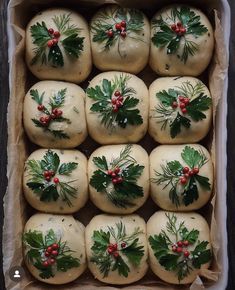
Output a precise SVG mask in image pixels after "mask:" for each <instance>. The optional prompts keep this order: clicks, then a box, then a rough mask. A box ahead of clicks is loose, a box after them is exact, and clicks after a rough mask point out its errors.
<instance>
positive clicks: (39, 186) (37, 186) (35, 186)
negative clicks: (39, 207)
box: [26, 181, 45, 193]
mask: <svg viewBox="0 0 235 290" xmlns="http://www.w3.org/2000/svg"><path fill="white" fill-rule="evenodd" d="M26 185H27V186H28V187H29V188H30V189H32V190H33V191H34V192H35V193H41V192H42V191H43V190H44V188H45V184H44V183H42V181H41V182H27V183H26Z"/></svg>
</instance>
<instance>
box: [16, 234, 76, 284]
mask: <svg viewBox="0 0 235 290" xmlns="http://www.w3.org/2000/svg"><path fill="white" fill-rule="evenodd" d="M22 240H23V245H24V247H25V250H26V259H27V261H28V263H31V264H32V265H33V266H34V267H35V268H36V269H38V270H39V272H40V273H39V276H40V277H41V278H42V279H49V278H51V277H54V276H55V275H56V273H57V272H67V271H68V270H69V269H71V268H75V267H79V266H80V261H79V259H78V258H74V257H73V256H72V254H73V253H74V251H72V250H71V249H70V248H69V247H68V245H67V241H65V242H62V241H61V238H59V237H58V236H57V235H56V234H55V232H54V231H53V230H52V229H50V230H49V231H48V232H47V234H46V235H45V236H43V233H42V232H41V231H32V230H29V231H28V232H25V233H24V234H23V237H22ZM49 247H50V248H53V249H56V253H54V252H52V251H51V252H50V253H49V254H50V257H48V252H47V251H48V250H49Z"/></svg>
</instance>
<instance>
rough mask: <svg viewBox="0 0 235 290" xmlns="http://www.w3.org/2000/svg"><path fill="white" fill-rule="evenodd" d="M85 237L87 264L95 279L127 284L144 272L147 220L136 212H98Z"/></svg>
mask: <svg viewBox="0 0 235 290" xmlns="http://www.w3.org/2000/svg"><path fill="white" fill-rule="evenodd" d="M85 237H86V253H87V259H88V267H89V269H90V271H91V273H92V274H93V275H94V277H95V278H96V279H98V280H100V281H102V282H105V283H109V284H117V285H122V284H130V283H133V282H135V281H138V280H140V279H141V278H142V277H143V276H144V275H145V273H146V272H147V269H148V263H147V259H148V252H147V241H146V224H145V221H144V220H143V219H142V218H141V217H139V216H138V215H128V216H112V215H103V214H102V215H97V216H95V217H94V218H93V219H92V220H91V221H90V223H89V224H88V226H87V227H86V231H85Z"/></svg>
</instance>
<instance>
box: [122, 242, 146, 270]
mask: <svg viewBox="0 0 235 290" xmlns="http://www.w3.org/2000/svg"><path fill="white" fill-rule="evenodd" d="M138 242H139V239H138V238H137V239H135V240H134V241H133V242H132V243H131V244H130V245H129V246H127V247H126V248H124V249H123V250H122V253H123V254H124V255H125V256H126V257H127V258H128V260H129V262H130V263H131V264H132V265H134V266H138V265H139V264H140V261H141V259H142V257H143V256H144V246H138Z"/></svg>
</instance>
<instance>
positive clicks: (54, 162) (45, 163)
mask: <svg viewBox="0 0 235 290" xmlns="http://www.w3.org/2000/svg"><path fill="white" fill-rule="evenodd" d="M59 164H60V158H59V156H58V154H56V153H55V152H53V151H52V150H50V149H49V150H48V151H47V152H46V154H45V155H44V156H43V160H42V161H41V166H42V168H43V169H44V170H53V171H54V172H56V171H57V169H58V167H59Z"/></svg>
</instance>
